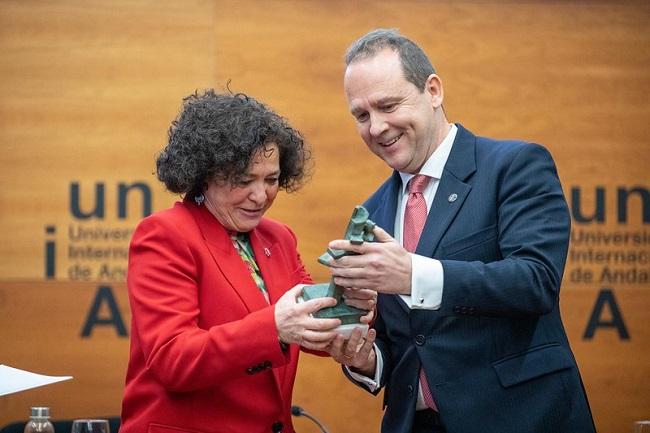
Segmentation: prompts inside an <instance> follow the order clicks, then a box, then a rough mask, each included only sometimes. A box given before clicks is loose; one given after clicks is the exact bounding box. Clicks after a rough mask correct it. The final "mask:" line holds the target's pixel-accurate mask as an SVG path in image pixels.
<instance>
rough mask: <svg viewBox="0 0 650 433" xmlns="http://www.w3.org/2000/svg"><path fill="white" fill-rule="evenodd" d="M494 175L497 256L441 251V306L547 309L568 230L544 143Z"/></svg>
mask: <svg viewBox="0 0 650 433" xmlns="http://www.w3.org/2000/svg"><path fill="white" fill-rule="evenodd" d="M495 176H498V177H499V179H498V180H497V187H498V191H497V196H498V206H497V242H498V250H499V257H498V260H496V261H493V262H490V263H484V262H481V261H466V259H465V260H460V259H459V260H454V259H453V257H444V256H442V259H443V260H441V263H442V266H443V270H444V289H443V295H442V305H441V311H443V312H444V311H446V312H454V313H458V312H459V311H460V312H462V313H464V314H467V313H469V314H476V315H489V316H520V315H542V314H546V313H548V312H549V311H551V309H553V308H554V306H555V305H556V303H557V298H558V293H559V290H560V282H561V280H562V274H563V272H564V263H565V259H566V253H567V249H568V243H569V234H570V217H569V212H568V208H567V205H566V201H565V199H564V195H563V193H562V188H561V185H560V181H559V178H558V175H557V171H556V169H555V165H554V163H553V160H552V158H551V155H550V154H549V153H548V151H547V150H546V149H544V148H543V147H541V146H539V145H525V146H523V147H521V148H520V150H519V151H518V152H517V153H516V154H515V156H514V157H513V158H512V160H511V161H510V162H509V164H507V166H506V167H505V168H504V169H503V170H502V171H501V172H497V173H496V174H495ZM469 254H471V252H470V253H469ZM463 259H464V258H463Z"/></svg>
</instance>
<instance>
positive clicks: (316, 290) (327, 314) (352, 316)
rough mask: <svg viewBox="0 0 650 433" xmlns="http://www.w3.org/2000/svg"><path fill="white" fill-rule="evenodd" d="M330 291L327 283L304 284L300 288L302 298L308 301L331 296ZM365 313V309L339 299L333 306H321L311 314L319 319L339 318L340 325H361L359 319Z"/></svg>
mask: <svg viewBox="0 0 650 433" xmlns="http://www.w3.org/2000/svg"><path fill="white" fill-rule="evenodd" d="M331 291H332V290H331V289H330V284H329V283H323V284H314V285H311V286H305V287H304V288H303V289H302V299H303V300H305V301H309V300H311V299H316V298H323V297H326V296H329V297H331V296H333V295H332V293H331ZM366 314H368V312H367V311H365V310H360V309H359V308H355V307H351V306H349V305H346V304H344V303H343V302H342V301H341V302H340V303H339V304H336V305H335V306H333V307H327V308H323V309H321V310H318V311H316V312H314V313H313V316H314V317H318V318H319V319H340V320H341V325H354V324H359V325H361V321H360V319H361V317H363V316H365V315H366Z"/></svg>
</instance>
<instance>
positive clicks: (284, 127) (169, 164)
mask: <svg viewBox="0 0 650 433" xmlns="http://www.w3.org/2000/svg"><path fill="white" fill-rule="evenodd" d="M271 143H275V144H277V146H278V149H279V152H280V178H279V186H280V188H282V189H284V190H285V191H288V192H292V191H295V190H297V189H299V188H300V187H301V186H302V183H303V181H304V179H305V177H306V174H307V173H306V171H307V167H306V166H307V163H308V161H309V159H310V153H309V150H308V149H307V147H306V145H305V142H304V140H303V138H302V135H301V134H300V132H298V131H297V130H295V129H293V128H292V127H291V125H289V123H288V122H287V121H286V120H285V119H284V118H282V117H281V116H279V115H278V114H276V113H274V112H273V111H272V110H271V109H270V108H268V107H267V106H266V105H264V104H262V103H261V102H259V101H257V100H255V99H254V98H252V97H250V96H247V95H245V94H243V93H237V94H219V93H216V92H215V91H214V90H212V89H209V90H206V91H205V92H203V93H199V92H198V91H197V92H196V93H194V94H192V95H190V96H188V97H186V98H184V99H183V107H182V109H181V112H180V114H179V115H178V117H177V118H176V120H174V121H173V122H172V124H171V127H170V128H169V142H168V143H167V146H165V148H164V149H163V150H162V151H161V152H160V154H159V155H158V158H157V160H156V173H157V175H158V179H159V180H160V181H161V182H163V183H164V184H165V186H166V187H167V189H168V190H169V191H171V192H175V193H178V194H182V195H185V196H189V197H194V196H197V195H199V194H201V193H202V192H203V190H204V188H205V184H206V182H209V181H211V180H217V181H227V182H230V183H231V184H236V183H237V182H238V180H239V179H240V178H241V177H242V176H244V175H245V174H246V172H247V170H248V167H249V164H250V161H251V157H253V155H254V154H255V153H256V152H257V151H258V150H261V149H264V148H265V147H266V146H267V145H269V144H271Z"/></svg>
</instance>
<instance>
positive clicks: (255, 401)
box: [120, 200, 311, 433]
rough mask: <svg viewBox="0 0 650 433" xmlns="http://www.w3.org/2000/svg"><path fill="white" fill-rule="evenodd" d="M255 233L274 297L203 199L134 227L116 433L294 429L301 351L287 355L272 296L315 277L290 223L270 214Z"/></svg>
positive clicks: (254, 243)
mask: <svg viewBox="0 0 650 433" xmlns="http://www.w3.org/2000/svg"><path fill="white" fill-rule="evenodd" d="M250 241H251V245H252V247H253V251H254V252H255V258H256V261H257V263H258V265H259V268H260V271H261V273H262V276H263V278H264V282H265V284H266V287H267V289H268V293H269V297H270V300H271V305H268V304H267V303H266V300H265V299H264V295H263V294H262V293H261V292H260V290H259V288H258V287H257V286H256V285H255V282H254V281H253V279H252V278H251V275H250V273H249V271H248V269H247V267H246V265H245V264H244V263H243V261H242V260H241V258H240V256H239V254H238V253H237V251H236V250H235V248H234V247H233V245H232V241H231V240H230V237H229V236H228V233H227V232H226V230H225V229H224V227H223V226H222V225H221V224H219V222H218V221H217V220H216V219H215V218H214V217H213V216H212V214H210V213H209V212H208V211H207V210H206V209H205V207H200V206H197V205H195V204H194V203H193V202H191V201H189V200H186V201H184V202H182V203H180V202H179V203H176V204H175V206H174V207H173V208H171V209H168V210H166V211H163V212H159V213H155V214H153V215H151V216H149V217H147V218H145V219H144V220H143V221H142V222H141V223H140V224H139V226H138V227H137V229H136V231H135V233H134V235H133V239H132V240H131V246H130V250H129V272H128V277H127V283H128V289H129V300H130V304H131V312H132V322H131V349H130V358H129V365H128V370H127V375H126V387H125V390H124V400H123V402H122V427H121V428H120V433H147V432H148V433H163V432H169V433H179V432H194V433H211V432H214V433H216V432H220V433H221V432H224V433H225V432H237V433H240V432H246V433H256V432H260V433H262V432H264V433H271V432H280V431H282V432H284V433H287V432H290V433H291V432H293V431H294V430H293V426H292V424H291V414H290V407H291V392H292V389H293V383H294V379H295V375H296V364H297V362H298V352H299V349H298V347H297V346H295V345H291V346H290V347H289V350H287V351H286V352H284V351H282V349H281V347H280V344H279V341H278V335H277V331H276V327H275V319H274V309H275V306H274V305H273V304H275V302H276V301H277V300H278V298H279V297H280V296H282V294H283V293H284V292H285V291H286V290H288V289H290V288H291V287H293V286H295V285H296V284H299V283H311V278H310V277H309V275H308V274H307V273H306V271H305V268H304V266H303V264H302V262H301V260H300V256H299V254H298V252H297V249H296V238H295V235H294V234H293V232H292V231H291V230H290V229H289V228H288V227H287V226H285V225H283V224H280V223H277V222H274V221H271V220H269V219H263V220H262V221H261V222H260V224H259V225H258V226H257V227H256V228H255V229H254V230H253V231H251V232H250Z"/></svg>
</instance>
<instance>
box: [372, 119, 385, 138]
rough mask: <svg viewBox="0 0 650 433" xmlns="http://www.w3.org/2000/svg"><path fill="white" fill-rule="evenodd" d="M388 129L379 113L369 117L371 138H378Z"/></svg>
mask: <svg viewBox="0 0 650 433" xmlns="http://www.w3.org/2000/svg"><path fill="white" fill-rule="evenodd" d="M386 129H388V124H387V123H386V119H384V116H382V115H381V114H379V113H375V114H371V115H370V135H371V136H373V137H379V136H380V135H381V134H383V133H384V131H386Z"/></svg>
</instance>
